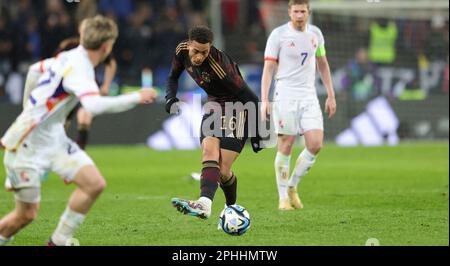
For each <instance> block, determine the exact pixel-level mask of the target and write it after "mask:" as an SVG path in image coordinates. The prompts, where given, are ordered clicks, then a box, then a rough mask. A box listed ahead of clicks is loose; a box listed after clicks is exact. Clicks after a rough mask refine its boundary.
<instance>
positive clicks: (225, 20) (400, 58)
mask: <svg viewBox="0 0 450 266" xmlns="http://www.w3.org/2000/svg"><path fill="white" fill-rule="evenodd" d="M286 2H287V0H245V1H239V0H221V2H220V11H221V13H220V15H221V18H222V22H221V26H222V31H223V33H224V36H223V37H224V39H223V45H224V48H225V51H226V52H227V53H228V54H230V55H231V56H232V57H234V58H235V59H236V61H237V62H239V63H240V64H246V63H248V64H257V65H262V63H263V53H264V48H265V43H266V38H267V36H268V34H269V33H270V31H271V30H272V29H273V27H275V26H277V25H281V24H282V23H285V22H286V21H287V19H288V17H287V12H286V7H287V6H286ZM212 3H213V2H212V1H208V0H120V1H119V0H89V1H83V0H80V1H78V0H39V1H32V0H0V101H5V100H11V99H12V101H15V100H14V99H16V98H19V97H20V94H21V91H17V89H14V88H17V87H21V84H22V83H23V76H24V73H26V70H27V67H28V66H29V65H30V64H31V63H33V62H36V61H38V60H40V59H42V58H47V57H50V56H53V53H54V51H55V49H56V47H57V46H58V44H59V43H60V41H62V40H63V39H65V38H68V37H72V36H75V35H77V34H78V30H77V29H78V25H79V23H80V21H81V20H82V19H84V18H86V17H90V16H93V15H95V14H97V13H101V14H104V15H106V16H108V17H111V18H113V19H114V20H115V21H117V23H118V25H119V30H120V38H119V39H118V41H117V43H116V45H115V48H114V51H113V54H114V57H115V59H116V60H117V63H118V79H119V80H120V83H121V84H134V85H138V84H139V83H140V81H141V70H142V69H144V68H150V69H154V70H155V69H157V68H163V69H164V67H168V66H169V65H170V62H171V58H172V56H173V51H174V47H176V45H177V44H178V43H179V42H180V41H182V40H183V39H186V38H187V30H188V28H189V27H190V26H191V25H196V24H209V25H211V24H210V23H211V20H212V19H216V18H213V17H211V16H214V15H212V14H211V13H212V12H211V11H210V5H211V4H212ZM275 19H276V20H275ZM313 19H314V24H317V25H318V26H319V27H320V28H321V29H322V32H323V34H324V36H325V39H326V43H327V51H328V59H329V61H330V65H331V66H332V68H333V70H336V69H343V70H342V71H343V72H344V74H343V75H341V77H340V79H339V80H338V84H337V86H338V88H341V89H338V93H348V94H349V95H352V96H353V97H354V98H355V99H367V98H368V97H371V96H373V95H374V94H379V93H382V92H381V91H382V90H383V89H382V88H381V85H380V84H382V83H383V82H384V81H383V80H379V79H377V77H376V75H375V76H374V75H373V74H374V73H376V72H377V69H380V67H381V68H382V67H383V66H393V67H397V68H400V69H401V68H405V67H406V68H417V71H416V73H415V75H414V78H413V79H411V80H408V83H409V84H407V85H405V86H409V87H415V86H416V87H417V86H420V82H419V80H418V79H419V78H420V77H421V74H420V73H419V72H420V71H421V70H424V71H427V68H430V67H432V66H433V62H436V61H438V62H444V66H443V70H439V71H440V72H439V75H440V76H439V78H441V80H440V81H439V82H440V83H439V91H444V92H446V93H448V43H449V40H448V18H447V20H445V19H444V20H442V19H440V20H439V19H433V20H426V21H425V20H424V21H414V20H405V19H396V20H390V21H388V20H385V19H378V20H370V19H367V18H361V17H359V18H358V17H350V16H334V15H329V14H322V13H320V12H316V13H313ZM380 44H382V45H380ZM380 47H381V48H380ZM220 48H222V47H220ZM160 72H164V71H160ZM338 73H339V72H338ZM255 89H256V90H258V89H259V88H255ZM8 90H9V91H8ZM7 94H9V95H16V96H15V97H12V98H11V97H9V98H8V97H6V96H5V95H7Z"/></svg>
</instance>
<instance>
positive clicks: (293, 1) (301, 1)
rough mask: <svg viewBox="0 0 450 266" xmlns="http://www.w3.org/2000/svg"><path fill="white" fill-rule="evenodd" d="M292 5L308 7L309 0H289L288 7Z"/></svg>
mask: <svg viewBox="0 0 450 266" xmlns="http://www.w3.org/2000/svg"><path fill="white" fill-rule="evenodd" d="M293 5H307V6H308V9H309V0H289V3H288V6H289V8H291V7H292V6H293Z"/></svg>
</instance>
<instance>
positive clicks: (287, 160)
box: [274, 135, 296, 210]
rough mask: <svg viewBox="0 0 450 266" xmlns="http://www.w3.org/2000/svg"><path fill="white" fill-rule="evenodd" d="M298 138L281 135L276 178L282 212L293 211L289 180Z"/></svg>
mask: <svg viewBox="0 0 450 266" xmlns="http://www.w3.org/2000/svg"><path fill="white" fill-rule="evenodd" d="M295 138H296V136H290V135H279V136H278V152H277V155H276V157H275V165H274V167H275V176H276V180H277V187H278V196H279V205H278V208H279V209H280V210H292V207H291V204H290V203H289V198H288V178H289V173H290V164H291V154H292V147H293V145H294V142H295Z"/></svg>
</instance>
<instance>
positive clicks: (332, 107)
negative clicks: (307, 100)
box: [325, 97, 336, 118]
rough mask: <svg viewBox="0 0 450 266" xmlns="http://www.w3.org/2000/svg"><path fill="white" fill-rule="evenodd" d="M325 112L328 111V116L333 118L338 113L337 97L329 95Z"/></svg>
mask: <svg viewBox="0 0 450 266" xmlns="http://www.w3.org/2000/svg"><path fill="white" fill-rule="evenodd" d="M325 113H328V118H332V117H333V116H334V114H336V99H335V98H334V97H332V98H330V97H328V98H327V100H326V101H325Z"/></svg>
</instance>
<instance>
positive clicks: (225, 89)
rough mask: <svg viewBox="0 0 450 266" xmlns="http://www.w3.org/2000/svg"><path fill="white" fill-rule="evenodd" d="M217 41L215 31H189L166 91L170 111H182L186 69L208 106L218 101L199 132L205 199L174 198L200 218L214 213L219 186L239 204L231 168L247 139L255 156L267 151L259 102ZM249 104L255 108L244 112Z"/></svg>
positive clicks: (174, 202)
mask: <svg viewBox="0 0 450 266" xmlns="http://www.w3.org/2000/svg"><path fill="white" fill-rule="evenodd" d="M212 41H213V33H212V31H211V30H210V29H209V28H208V27H206V26H196V27H193V28H192V29H190V30H189V40H187V41H185V42H181V43H180V44H179V45H178V46H177V48H176V51H175V56H174V58H173V61H172V69H171V71H170V75H169V78H168V82H167V87H166V111H167V112H168V113H177V112H178V111H179V105H178V104H179V103H178V102H179V100H178V99H177V97H176V94H177V90H178V79H179V77H180V75H181V73H182V72H183V71H184V70H186V71H187V72H188V73H189V75H190V76H191V77H192V78H193V79H194V80H195V82H196V83H197V84H198V85H199V86H200V87H201V88H202V89H203V90H205V92H206V93H207V94H208V100H209V103H216V104H211V108H204V109H206V110H205V115H204V116H203V120H202V126H201V130H200V133H201V135H200V142H201V146H202V154H203V156H202V159H203V163H202V167H203V168H202V175H201V179H200V190H201V194H200V198H199V199H198V200H195V201H193V200H192V201H191V200H185V199H180V198H173V199H172V205H173V206H174V207H176V208H177V210H178V211H180V212H182V213H184V214H188V215H191V216H196V217H199V218H201V219H207V218H208V217H209V216H210V215H211V205H212V201H213V199H214V195H215V193H216V190H217V188H218V187H219V185H220V187H221V188H222V190H223V192H224V194H225V199H226V204H227V205H228V206H229V205H233V204H235V203H236V191H237V178H236V175H235V174H234V173H233V172H232V170H231V167H232V164H233V162H234V161H235V160H236V158H237V157H238V156H239V154H240V152H241V151H242V149H243V147H244V144H245V142H246V140H247V138H248V137H250V140H251V144H252V148H253V151H254V152H258V151H260V150H261V149H262V148H261V146H260V141H261V137H260V135H259V132H258V117H259V116H258V110H259V109H258V102H259V99H258V97H257V96H256V95H255V94H254V93H253V91H252V90H251V89H250V88H249V87H248V86H247V84H246V83H245V81H244V80H243V78H242V76H241V74H240V72H239V68H238V66H237V64H236V63H235V62H234V61H233V60H232V59H231V58H230V57H229V56H228V55H227V54H225V53H224V52H222V51H220V50H218V49H217V48H215V47H214V46H212ZM236 103H237V105H236ZM239 103H240V105H239ZM233 104H234V106H235V108H232V109H231V111H230V110H229V108H228V107H229V106H233ZM248 104H250V106H253V108H242V105H245V107H247V106H248ZM208 106H209V105H208ZM236 106H238V107H236ZM239 106H240V107H239ZM227 108H228V109H227ZM250 109H252V110H250Z"/></svg>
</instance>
